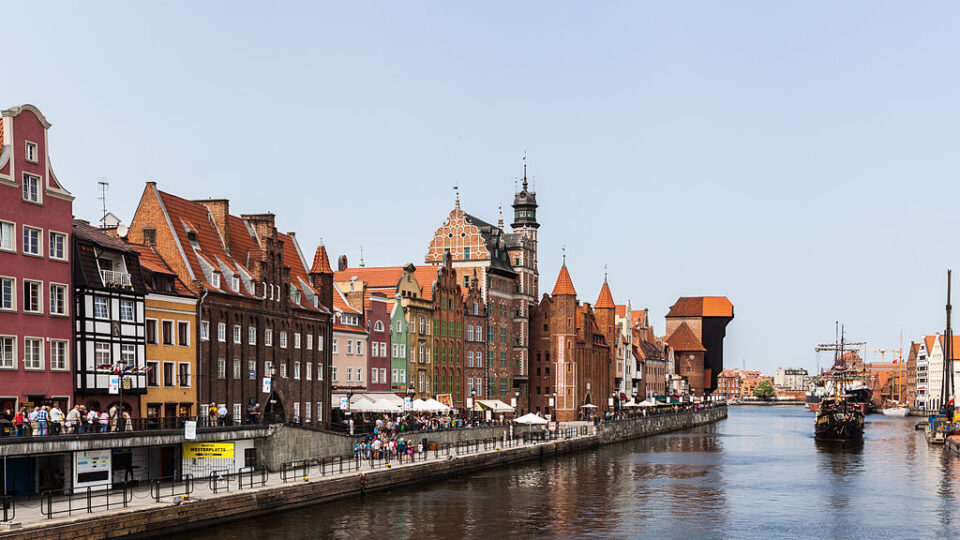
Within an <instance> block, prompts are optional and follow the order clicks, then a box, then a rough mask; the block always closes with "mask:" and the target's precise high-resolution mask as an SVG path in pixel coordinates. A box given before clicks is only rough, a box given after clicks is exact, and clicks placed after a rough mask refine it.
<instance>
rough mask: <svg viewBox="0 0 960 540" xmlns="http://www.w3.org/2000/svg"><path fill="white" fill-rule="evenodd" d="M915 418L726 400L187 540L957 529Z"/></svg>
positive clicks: (945, 533)
mask: <svg viewBox="0 0 960 540" xmlns="http://www.w3.org/2000/svg"><path fill="white" fill-rule="evenodd" d="M917 420H918V419H917V418H902V419H900V418H887V417H884V416H881V415H870V416H868V417H867V426H866V431H865V436H864V441H863V442H862V443H860V444H852V445H851V444H837V443H833V444H827V443H822V442H818V441H815V440H814V439H813V435H812V434H813V415H812V413H810V412H808V411H807V410H806V409H803V408H800V407H731V408H730V413H729V418H728V419H727V420H723V421H721V422H719V423H716V424H712V425H709V426H701V427H698V428H695V429H691V430H687V431H682V432H677V433H671V434H667V435H661V436H657V437H649V438H645V439H637V440H634V441H629V442H625V443H620V444H615V445H610V446H605V447H602V448H599V449H597V450H594V451H589V452H583V453H578V454H568V455H563V456H559V457H556V458H550V459H547V460H544V461H542V462H529V463H525V464H520V465H516V466H512V467H506V468H502V469H495V470H489V471H484V472H480V473H476V474H471V475H468V476H464V477H460V478H452V479H447V480H441V481H435V482H431V483H428V484H418V485H411V486H410V488H409V489H405V490H404V489H397V490H393V491H390V492H385V493H377V494H372V495H368V496H366V497H365V498H364V499H363V500H360V499H359V498H354V499H351V500H345V501H340V502H334V503H328V504H324V505H318V506H315V507H311V508H303V509H298V510H293V511H290V512H286V513H277V514H273V515H266V516H258V517H256V518H251V519H248V520H243V521H237V522H234V523H229V524H225V525H220V526H217V527H215V528H209V529H202V530H199V531H191V532H188V533H185V534H183V535H182V536H180V537H179V538H183V539H188V538H189V539H190V540H200V539H207V538H210V539H214V538H217V539H223V538H236V539H247V538H251V539H252V538H293V539H298V538H304V539H305V538H350V539H357V538H383V539H393V538H422V539H431V540H433V539H446V538H484V539H486V538H501V537H535V536H547V537H577V538H584V537H593V538H658V539H662V538H759V537H766V538H783V537H790V538H855V539H858V540H863V539H866V538H934V537H937V538H948V537H960V502H958V496H960V459H958V458H956V457H953V456H950V455H948V454H947V453H946V452H944V451H943V449H942V448H940V447H930V446H928V445H927V443H926V441H925V440H924V438H923V435H922V432H917V431H914V424H916V422H917Z"/></svg>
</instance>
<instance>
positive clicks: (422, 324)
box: [420, 317, 426, 334]
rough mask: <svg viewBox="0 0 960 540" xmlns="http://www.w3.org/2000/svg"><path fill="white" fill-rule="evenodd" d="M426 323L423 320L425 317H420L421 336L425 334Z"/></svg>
mask: <svg viewBox="0 0 960 540" xmlns="http://www.w3.org/2000/svg"><path fill="white" fill-rule="evenodd" d="M424 322H425V321H424V320H423V317H420V333H421V334H423V333H424V329H425V328H426V326H425V324H424Z"/></svg>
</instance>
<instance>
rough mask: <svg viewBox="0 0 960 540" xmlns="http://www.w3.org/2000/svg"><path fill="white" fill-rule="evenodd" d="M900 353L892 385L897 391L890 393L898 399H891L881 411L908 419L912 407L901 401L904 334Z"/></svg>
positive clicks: (886, 414) (901, 338) (887, 414)
mask: <svg viewBox="0 0 960 540" xmlns="http://www.w3.org/2000/svg"><path fill="white" fill-rule="evenodd" d="M898 353H899V354H898V358H897V360H896V361H895V363H896V364H897V369H896V371H895V372H894V376H893V383H892V385H893V388H895V389H896V390H894V391H891V392H890V394H891V396H890V397H894V394H895V395H896V397H895V398H894V399H891V400H890V401H888V402H887V403H885V404H884V407H883V409H881V412H882V413H883V415H884V416H894V417H897V418H906V417H907V416H908V415H909V414H910V407H908V406H907V405H906V404H904V403H902V402H901V401H900V400H901V399H902V396H901V395H900V389H901V386H902V383H901V368H902V367H903V333H902V332H901V334H900V350H899V351H898Z"/></svg>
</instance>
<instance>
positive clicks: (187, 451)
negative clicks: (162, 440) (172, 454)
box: [183, 442, 233, 459]
mask: <svg viewBox="0 0 960 540" xmlns="http://www.w3.org/2000/svg"><path fill="white" fill-rule="evenodd" d="M183 457H185V458H230V459H233V443H232V442H228V443H222V442H198V443H183Z"/></svg>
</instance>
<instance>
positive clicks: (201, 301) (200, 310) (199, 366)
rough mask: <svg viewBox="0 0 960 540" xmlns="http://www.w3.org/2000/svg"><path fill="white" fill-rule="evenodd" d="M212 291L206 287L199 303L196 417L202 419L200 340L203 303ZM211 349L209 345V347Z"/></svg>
mask: <svg viewBox="0 0 960 540" xmlns="http://www.w3.org/2000/svg"><path fill="white" fill-rule="evenodd" d="M209 292H210V291H208V290H206V287H204V291H203V294H202V295H200V301H199V302H197V340H196V344H197V410H196V416H197V418H199V417H200V402H201V401H202V398H201V393H202V392H203V355H202V353H201V351H202V349H201V347H203V340H202V339H200V325H201V324H202V322H203V301H204V300H206V299H207V294H209ZM207 340H208V341H209V340H210V328H209V327H207ZM207 347H209V345H207Z"/></svg>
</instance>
